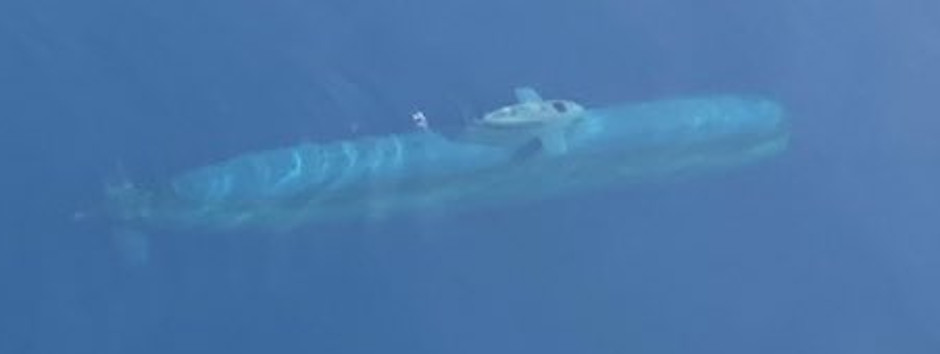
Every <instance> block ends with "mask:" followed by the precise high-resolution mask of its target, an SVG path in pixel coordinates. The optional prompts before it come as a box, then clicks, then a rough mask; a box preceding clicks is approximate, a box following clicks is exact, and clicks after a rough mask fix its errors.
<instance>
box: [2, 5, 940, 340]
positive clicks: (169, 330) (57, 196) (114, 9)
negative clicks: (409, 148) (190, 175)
mask: <svg viewBox="0 0 940 354" xmlns="http://www.w3.org/2000/svg"><path fill="white" fill-rule="evenodd" d="M937 38H940V3H938V2H936V1H932V0H923V1H916V0H899V1H884V0H882V1H878V0H858V1H813V0H794V1H744V0H716V1H707V2H705V1H691V0H668V1H654V0H637V1H629V2H626V1H614V0H581V1H565V2H561V1H534V0H527V1H523V0H509V1H507V0H477V1H469V0H442V1H417V0H402V1H372V2H365V1H357V0H342V1H340V0H327V1H296V0H272V1H264V2H261V1H258V2H246V1H220V0H187V1H172V0H170V1H107V0H88V1H63V0H8V1H5V2H2V3H0V128H2V129H0V141H2V143H0V144H2V145H0V151H2V152H0V154H2V155H0V156H5V158H4V159H3V160H2V161H3V165H2V166H3V167H2V168H3V170H2V171H3V173H2V176H0V182H2V183H0V186H2V188H3V196H4V198H3V202H2V206H3V209H2V210H3V213H2V214H3V215H0V222H2V224H0V226H2V227H0V353H99V354H100V353H229V354H234V353H259V352H264V353H742V354H743V353H938V352H940V300H938V299H940V282H938V281H937V279H940V278H938V276H937V274H938V271H937V270H938V269H940V222H938V220H940V187H938V184H937V182H936V181H938V180H940V139H938V133H940V114H938V111H937V97H938V96H937V92H940V67H938V66H937V65H936V63H938V62H940V42H938V41H937V40H936V39H937ZM518 85H531V86H534V87H537V88H539V90H540V91H541V92H542V93H543V94H544V95H546V96H559V97H563V98H570V99H574V100H577V101H580V102H583V103H585V104H588V105H592V104H606V103H612V102H619V101H644V100H651V99H657V98H666V97H674V96H691V95H696V94H708V93H720V92H742V93H758V94H763V95H769V96H772V97H775V98H777V99H778V100H780V101H781V102H783V103H784V104H785V105H786V106H787V107H788V110H789V112H790V114H791V119H792V125H793V141H792V148H791V150H790V151H789V152H788V153H787V154H786V155H784V156H783V157H781V158H778V159H775V160H773V161H770V162H768V163H765V164H761V165H757V166H752V167H747V168H743V169H739V170H736V171H733V172H731V173H728V174H724V175H720V176H711V177H704V178H700V179H696V180H691V181H685V182H679V183H672V184H657V185H650V186H641V187H633V188H625V189H620V190H615V191H607V192H605V193H597V194H591V195H582V196H578V197H575V198H567V199H563V200H557V201H554V202H551V203H539V204H535V205H527V206H523V207H511V208H503V209H496V210H483V211H475V212H470V213H456V212H451V211H449V210H447V209H446V208H442V209H440V210H434V211H432V212H429V213H427V214H426V215H419V216H415V217H412V218H401V219H396V220H392V221H389V222H384V223H381V224H359V225H332V226H321V227H317V226H311V227H308V228H305V229H303V230H301V231H298V232H295V233H293V234H291V235H287V236H284V235H281V236H273V235H264V234H232V235H225V236H221V237H220V236H207V235H200V234H186V233H174V234H166V235H154V236H155V237H154V241H153V245H152V247H153V249H152V250H151V251H152V254H151V259H150V264H148V265H147V266H145V267H133V266H128V265H126V264H122V262H121V259H120V257H118V256H117V255H116V254H115V250H114V245H112V243H111V241H110V239H109V236H108V234H109V231H108V229H109V228H108V225H107V224H106V223H104V222H99V221H95V220H90V221H87V222H83V223H74V222H73V221H72V219H71V215H72V213H73V212H74V211H76V210H83V209H87V208H89V207H91V206H93V205H94V204H95V202H96V201H97V200H100V197H101V188H102V185H103V183H104V181H106V180H108V179H109V178H111V177H112V176H113V175H114V174H115V171H116V170H117V169H118V168H117V167H116V166H119V165H121V166H123V169H124V170H126V171H127V173H128V174H130V175H131V176H132V177H133V178H134V179H136V180H161V179H164V178H167V177H169V176H172V175H173V174H175V173H178V172H180V171H183V170H185V169H187V168H192V167H196V166H199V165H202V164H206V163H211V162H215V161H218V160H219V159H222V158H225V157H229V156H233V155H237V154H240V153H244V152H248V151H255V150H259V149H266V148H272V147H279V146H285V145H290V144H295V143H298V142H302V141H325V140H331V139H339V138H346V137H352V136H358V135H362V134H382V133H389V132H399V131H405V130H408V129H413V126H412V122H411V119H410V114H411V113H412V112H413V111H415V110H422V111H424V112H425V113H426V114H427V115H428V117H430V120H431V124H432V125H435V126H438V127H442V128H443V127H449V126H456V125H459V124H460V123H461V122H462V121H464V120H465V119H468V118H471V117H474V116H475V115H478V114H480V113H482V112H485V111H486V110H487V109H491V108H493V107H497V106H499V105H502V104H505V103H506V102H508V101H509V100H510V99H511V90H512V88H513V87H515V86H518Z"/></svg>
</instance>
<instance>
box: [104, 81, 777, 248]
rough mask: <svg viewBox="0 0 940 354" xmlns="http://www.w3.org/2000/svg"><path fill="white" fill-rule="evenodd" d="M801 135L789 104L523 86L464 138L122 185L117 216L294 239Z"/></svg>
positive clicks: (114, 195)
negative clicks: (311, 230) (321, 229)
mask: <svg viewBox="0 0 940 354" xmlns="http://www.w3.org/2000/svg"><path fill="white" fill-rule="evenodd" d="M415 117H416V118H420V122H421V123H426V121H425V120H424V119H425V117H424V116H423V114H420V113H419V114H417V115H416V116H415ZM421 126H422V127H424V128H427V126H426V125H425V124H422V125H421ZM789 134H790V133H789V129H788V124H787V117H786V114H785V111H784V109H783V107H782V106H781V104H779V103H778V102H776V101H774V100H772V99H768V98H764V97H760V96H750V95H733V94H728V95H711V96H702V97H683V98H669V99H661V100H654V101H648V102H638V103H620V104H614V105H608V106H600V107H586V106H583V105H581V104H580V103H577V102H574V101H571V100H565V99H546V98H543V97H542V96H541V95H540V94H539V93H538V92H536V90H535V89H533V88H531V87H519V88H516V89H515V101H514V102H511V103H510V104H508V105H506V106H504V107H501V108H498V109H495V110H493V111H491V112H489V113H487V114H485V115H484V116H482V117H480V118H477V119H474V120H473V121H471V122H469V123H468V124H467V125H466V126H465V127H463V128H462V130H461V131H460V132H458V133H456V134H446V135H445V134H442V133H438V132H435V131H433V130H431V129H416V130H414V131H411V132H406V133H400V134H391V135H385V136H367V137H359V138H355V139H349V140H339V141H331V142H322V143H304V144H299V145H296V146H291V147H284V148H277V149H272V150H268V151H260V152H252V153H247V154H244V155H240V156H235V157H232V158H230V159H227V160H223V161H219V162H216V163H212V164H208V165H205V166H203V167H199V168H195V169H193V170H189V171H183V172H182V173H180V174H178V175H176V176H175V177H173V178H171V179H169V180H166V181H160V182H156V183H147V184H135V183H131V182H129V181H122V182H120V183H114V184H111V185H109V186H107V188H106V193H105V194H106V209H107V214H108V215H109V216H110V218H111V219H114V221H115V222H116V223H118V224H120V225H122V228H124V229H128V228H130V229H133V230H155V229H156V230H160V229H175V230H199V231H208V232H231V231H240V230H260V231H290V230H293V229H296V228H298V227H302V226H303V225H308V224H311V223H318V222H350V221H353V222H355V221H374V220H377V219H382V218H388V217H394V216H396V215H415V213H420V212H421V211H422V210H428V209H433V208H438V207H444V206H446V207H447V208H448V209H458V210H459V209H461V208H466V209H472V208H490V207H500V206H502V205H508V204H513V203H531V202H536V201H539V200H546V199H551V198H558V197H564V196H566V195H575V194H578V193H583V192H586V191H592V190H604V189H610V188H618V187H621V186H628V185H633V184H638V183H643V182H648V181H657V180H664V179H669V178H673V177H675V176H688V175H693V176H694V175H696V174H698V173H703V172H708V171H716V170H726V169H729V168H734V167H736V166H742V165H746V164H750V163H754V162H759V161H762V160H765V159H767V158H770V157H772V156H775V155H778V154H780V153H782V152H783V151H785V150H786V147H787V144H788V140H789ZM124 234H128V232H124ZM133 234H135V235H136V234H137V233H133Z"/></svg>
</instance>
